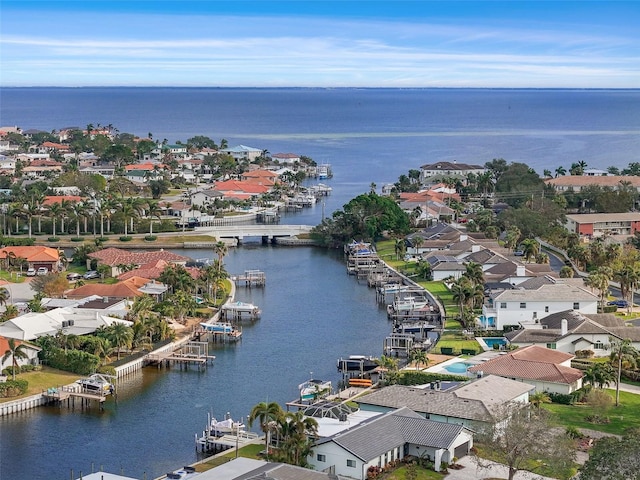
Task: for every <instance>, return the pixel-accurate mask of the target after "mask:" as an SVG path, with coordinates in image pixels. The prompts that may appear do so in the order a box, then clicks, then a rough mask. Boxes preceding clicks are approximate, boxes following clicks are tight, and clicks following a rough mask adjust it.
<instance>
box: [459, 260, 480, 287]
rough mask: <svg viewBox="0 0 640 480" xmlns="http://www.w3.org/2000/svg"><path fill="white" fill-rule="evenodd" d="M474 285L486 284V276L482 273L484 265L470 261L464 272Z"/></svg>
mask: <svg viewBox="0 0 640 480" xmlns="http://www.w3.org/2000/svg"><path fill="white" fill-rule="evenodd" d="M463 275H464V276H465V277H467V278H468V279H469V280H471V283H473V284H474V285H484V277H483V275H482V265H480V264H479V263H476V262H469V263H467V264H466V265H465V272H464V274H463Z"/></svg>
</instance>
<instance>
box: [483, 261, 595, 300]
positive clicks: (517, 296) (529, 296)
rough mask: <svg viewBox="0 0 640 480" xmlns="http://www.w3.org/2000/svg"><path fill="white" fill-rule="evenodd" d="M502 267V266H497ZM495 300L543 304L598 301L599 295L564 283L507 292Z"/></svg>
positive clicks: (498, 295)
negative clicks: (542, 302)
mask: <svg viewBox="0 0 640 480" xmlns="http://www.w3.org/2000/svg"><path fill="white" fill-rule="evenodd" d="M497 266H500V265H497ZM494 299H495V300H497V301H501V302H509V301H512V302H513V301H516V302H524V301H529V302H538V301H539V302H541V301H549V302H554V301H574V302H581V301H587V302H589V301H594V302H595V301H596V300H597V299H598V297H597V295H594V294H593V293H591V292H588V291H586V290H584V289H582V288H579V287H576V286H574V285H566V284H564V283H559V284H553V285H542V286H541V287H540V288H537V289H535V290H524V289H517V288H516V289H514V290H505V291H503V292H500V293H498V294H496V295H495V296H494Z"/></svg>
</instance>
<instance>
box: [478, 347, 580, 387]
mask: <svg viewBox="0 0 640 480" xmlns="http://www.w3.org/2000/svg"><path fill="white" fill-rule="evenodd" d="M573 357H574V355H570V354H568V353H563V352H559V351H557V350H551V349H549V348H544V347H540V346H538V345H531V346H529V347H524V348H519V349H518V350H515V351H513V352H510V353H507V354H505V355H501V356H499V357H496V358H493V359H491V360H488V361H486V362H484V363H483V364H481V365H476V366H474V367H470V368H469V371H470V372H473V373H476V372H484V373H485V374H490V375H498V376H501V377H507V378H521V379H523V380H535V381H545V382H553V383H565V384H572V383H573V382H575V381H576V380H579V379H580V378H582V372H581V371H580V370H577V369H575V368H571V367H565V366H562V365H560V364H561V363H563V362H565V361H567V360H570V359H572V358H573Z"/></svg>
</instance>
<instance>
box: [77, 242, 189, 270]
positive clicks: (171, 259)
mask: <svg viewBox="0 0 640 480" xmlns="http://www.w3.org/2000/svg"><path fill="white" fill-rule="evenodd" d="M89 257H91V258H95V259H97V260H98V262H99V263H101V264H103V265H109V266H112V267H114V266H118V265H148V264H151V263H156V262H158V261H159V260H164V261H165V262H167V263H185V262H187V261H188V260H189V257H185V256H183V255H178V254H176V253H172V252H169V251H167V250H156V251H153V252H129V251H127V250H122V249H120V248H113V247H111V248H105V249H103V250H99V251H97V252H93V253H90V254H89Z"/></svg>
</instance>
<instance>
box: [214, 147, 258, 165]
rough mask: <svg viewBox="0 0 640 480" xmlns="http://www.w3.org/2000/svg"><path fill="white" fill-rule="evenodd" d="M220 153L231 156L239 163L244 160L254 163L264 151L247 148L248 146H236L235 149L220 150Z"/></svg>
mask: <svg viewBox="0 0 640 480" xmlns="http://www.w3.org/2000/svg"><path fill="white" fill-rule="evenodd" d="M220 153H222V154H224V155H231V156H232V157H233V158H234V159H235V160H236V161H237V162H240V161H242V160H247V161H249V162H252V161H254V160H255V159H256V158H258V157H259V156H260V155H262V150H260V149H259V148H253V147H247V146H246V145H236V146H235V147H230V148H222V149H220Z"/></svg>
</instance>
